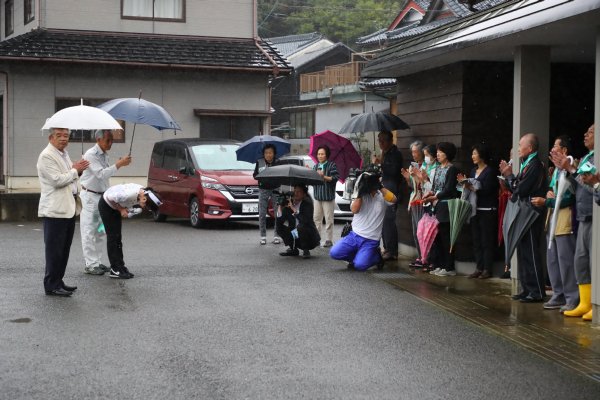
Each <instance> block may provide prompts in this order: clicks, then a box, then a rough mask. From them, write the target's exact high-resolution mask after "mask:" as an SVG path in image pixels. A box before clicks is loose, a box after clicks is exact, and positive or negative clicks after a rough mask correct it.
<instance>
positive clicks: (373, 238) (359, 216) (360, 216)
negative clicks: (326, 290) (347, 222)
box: [329, 171, 397, 271]
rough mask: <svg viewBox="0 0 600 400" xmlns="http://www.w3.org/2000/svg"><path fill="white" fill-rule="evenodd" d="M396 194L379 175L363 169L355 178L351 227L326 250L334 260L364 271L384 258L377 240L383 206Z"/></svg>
mask: <svg viewBox="0 0 600 400" xmlns="http://www.w3.org/2000/svg"><path fill="white" fill-rule="evenodd" d="M396 200H397V199H396V196H395V195H394V193H392V192H391V191H390V190H388V189H386V188H384V187H383V186H382V185H381V182H380V175H379V174H378V173H376V172H370V171H366V172H364V173H362V174H361V175H360V176H359V177H358V179H357V180H356V184H355V185H354V192H353V193H352V204H351V205H350V210H351V211H352V214H354V217H353V219H352V231H351V232H350V233H348V235H346V236H345V237H344V238H343V239H342V240H340V241H338V242H337V243H336V244H335V245H333V247H332V248H331V251H330V252H329V255H330V256H331V258H333V259H334V260H345V261H348V262H349V264H348V267H349V268H354V269H356V270H359V271H364V270H367V269H369V268H370V267H372V266H374V265H376V264H379V263H381V262H382V261H383V259H382V257H381V253H380V250H379V240H380V239H381V234H382V230H383V223H384V222H383V221H384V217H385V214H386V210H387V209H388V207H389V206H390V205H393V204H396Z"/></svg>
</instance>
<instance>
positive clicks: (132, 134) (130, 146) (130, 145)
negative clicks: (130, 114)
mask: <svg viewBox="0 0 600 400" xmlns="http://www.w3.org/2000/svg"><path fill="white" fill-rule="evenodd" d="M136 125H137V123H134V124H133V132H132V133H131V143H130V144H129V155H130V156H131V148H132V147H133V138H134V137H135V126H136Z"/></svg>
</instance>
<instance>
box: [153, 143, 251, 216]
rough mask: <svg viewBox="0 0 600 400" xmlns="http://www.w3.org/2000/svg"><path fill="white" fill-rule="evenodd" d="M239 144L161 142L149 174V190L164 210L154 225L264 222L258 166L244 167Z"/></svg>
mask: <svg viewBox="0 0 600 400" xmlns="http://www.w3.org/2000/svg"><path fill="white" fill-rule="evenodd" d="M239 145H240V144H239V143H237V142H235V141H223V140H221V141H215V140H211V141H206V140H201V139H169V140H163V141H160V142H157V143H156V144H155V145H154V149H153V150H152V157H151V160H150V167H149V169H148V186H150V187H152V188H154V190H155V191H156V192H157V193H158V195H159V196H160V198H161V200H162V202H163V204H162V205H161V206H160V208H159V210H158V212H156V213H155V214H154V220H155V221H157V222H160V221H164V220H165V219H166V218H167V216H173V217H183V218H189V220H190V223H191V224H192V226H193V227H195V228H198V227H200V225H201V224H202V221H204V220H227V219H249V218H256V217H258V183H257V182H256V180H254V178H253V177H252V172H253V171H254V164H251V163H248V162H244V161H238V160H237V158H236V154H235V151H236V150H237V148H238V147H239Z"/></svg>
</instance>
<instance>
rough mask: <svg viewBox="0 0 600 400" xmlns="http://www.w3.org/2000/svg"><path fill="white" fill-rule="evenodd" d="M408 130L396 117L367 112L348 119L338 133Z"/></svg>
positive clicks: (384, 113)
mask: <svg viewBox="0 0 600 400" xmlns="http://www.w3.org/2000/svg"><path fill="white" fill-rule="evenodd" d="M408 128H410V127H409V126H408V124H407V123H406V122H404V121H402V120H401V119H400V118H399V117H398V116H396V115H393V114H389V113H387V112H384V111H379V112H368V113H363V114H358V115H355V116H354V117H352V118H350V119H349V120H348V121H347V122H346V123H345V124H344V126H342V128H341V129H340V130H339V132H338V133H361V132H362V133H364V132H381V131H389V132H391V131H396V130H403V129H408Z"/></svg>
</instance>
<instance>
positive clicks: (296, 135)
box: [289, 108, 316, 139]
mask: <svg viewBox="0 0 600 400" xmlns="http://www.w3.org/2000/svg"><path fill="white" fill-rule="evenodd" d="M315 114H316V110H315V109H314V108H309V109H303V110H298V111H290V118H289V119H290V133H289V138H290V139H307V138H310V137H311V136H312V135H314V134H315V132H314V131H315V122H316V121H315V118H316V115H315ZM298 116H300V121H299V123H298V120H297V118H298ZM309 116H310V118H309ZM292 120H293V121H294V123H292ZM309 122H310V123H309ZM298 127H303V128H304V130H305V131H306V132H305V133H304V134H302V133H301V132H302V131H301V130H300V129H297V128H298Z"/></svg>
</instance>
